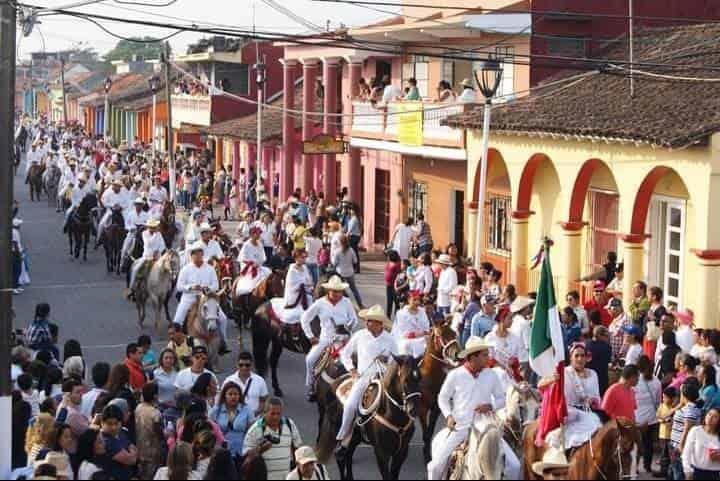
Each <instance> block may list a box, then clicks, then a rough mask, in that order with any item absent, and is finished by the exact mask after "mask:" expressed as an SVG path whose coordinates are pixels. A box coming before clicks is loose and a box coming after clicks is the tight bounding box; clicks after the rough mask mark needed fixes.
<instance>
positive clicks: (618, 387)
mask: <svg viewBox="0 0 720 481" xmlns="http://www.w3.org/2000/svg"><path fill="white" fill-rule="evenodd" d="M639 377H640V372H639V371H638V368H637V366H634V365H630V366H625V367H624V368H623V371H622V376H621V377H620V381H619V382H617V383H615V384H613V385H612V386H610V388H609V389H608V390H607V392H606V393H605V396H603V402H602V409H603V411H605V413H606V414H607V415H608V416H610V419H618V418H620V419H626V420H628V421H631V422H633V423H634V422H635V411H636V409H637V401H636V398H635V391H634V388H635V386H637V384H638V379H639Z"/></svg>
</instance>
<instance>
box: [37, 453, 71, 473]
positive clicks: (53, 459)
mask: <svg viewBox="0 0 720 481" xmlns="http://www.w3.org/2000/svg"><path fill="white" fill-rule="evenodd" d="M43 464H48V465H51V466H54V467H55V469H56V470H57V475H58V477H63V478H65V479H71V478H72V477H73V472H72V468H71V467H70V463H69V462H68V458H67V455H66V454H63V453H58V452H54V451H51V452H49V453H48V454H47V455H46V456H45V460H44V461H43V462H42V463H40V464H39V465H43Z"/></svg>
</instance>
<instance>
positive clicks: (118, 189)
mask: <svg viewBox="0 0 720 481" xmlns="http://www.w3.org/2000/svg"><path fill="white" fill-rule="evenodd" d="M100 202H101V204H102V206H103V207H105V215H104V216H103V218H102V219H101V220H100V224H98V241H97V243H98V245H99V244H102V242H103V237H104V235H103V234H104V233H105V228H106V227H107V226H108V224H109V223H110V217H111V216H112V211H113V209H121V210H122V212H126V211H127V210H129V209H130V193H129V192H128V190H127V189H126V188H125V186H124V185H123V183H122V182H121V181H120V180H119V179H113V181H112V188H111V189H108V190H106V191H105V192H104V193H103V195H102V199H100ZM123 217H124V215H123Z"/></svg>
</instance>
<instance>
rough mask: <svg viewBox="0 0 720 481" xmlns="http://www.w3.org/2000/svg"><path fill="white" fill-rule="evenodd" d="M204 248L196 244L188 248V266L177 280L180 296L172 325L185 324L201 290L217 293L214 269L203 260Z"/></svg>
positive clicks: (217, 284) (217, 285) (216, 279)
mask: <svg viewBox="0 0 720 481" xmlns="http://www.w3.org/2000/svg"><path fill="white" fill-rule="evenodd" d="M203 251H204V247H203V245H202V244H201V243H199V242H197V243H195V244H193V245H192V246H191V247H190V259H191V262H190V264H188V265H186V266H185V267H183V268H182V269H181V270H180V275H179V276H178V280H177V287H176V288H177V291H178V292H180V293H181V294H182V296H181V297H180V303H178V306H177V309H176V310H175V318H174V319H173V324H180V325H181V326H182V325H184V324H185V318H186V317H187V314H188V312H190V309H191V308H192V307H193V306H194V305H195V303H196V302H197V300H198V298H199V297H200V294H202V292H203V290H205V289H207V290H209V291H213V292H215V291H217V290H218V287H219V283H218V278H217V274H216V273H215V269H213V268H212V267H210V266H209V265H208V264H207V263H206V262H205V260H204V259H203Z"/></svg>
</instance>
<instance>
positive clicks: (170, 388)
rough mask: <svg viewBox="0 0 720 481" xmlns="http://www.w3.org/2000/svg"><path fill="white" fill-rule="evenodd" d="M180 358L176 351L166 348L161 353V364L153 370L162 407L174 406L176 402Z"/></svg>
mask: <svg viewBox="0 0 720 481" xmlns="http://www.w3.org/2000/svg"><path fill="white" fill-rule="evenodd" d="M177 363H178V359H177V356H176V355H175V351H173V350H172V349H165V350H164V351H163V352H161V353H160V365H159V366H158V367H157V368H156V369H155V370H154V371H153V379H154V380H155V382H156V383H157V386H158V402H159V403H160V409H164V408H167V407H169V406H172V405H173V404H174V403H175V392H176V390H177V389H176V388H175V381H176V379H177V375H178V371H177V368H176V366H177Z"/></svg>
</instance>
